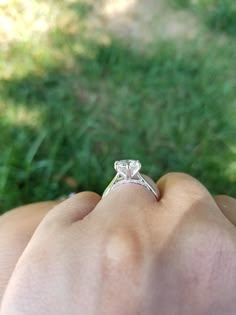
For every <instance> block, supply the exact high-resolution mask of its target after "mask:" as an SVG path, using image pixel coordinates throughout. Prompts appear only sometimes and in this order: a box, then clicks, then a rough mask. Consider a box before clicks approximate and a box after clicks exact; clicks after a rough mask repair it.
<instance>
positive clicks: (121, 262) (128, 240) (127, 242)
mask: <svg viewBox="0 0 236 315" xmlns="http://www.w3.org/2000/svg"><path fill="white" fill-rule="evenodd" d="M142 247H143V246H142V242H141V239H140V236H139V235H138V233H137V232H136V231H131V230H127V229H124V228H122V229H118V230H116V231H113V232H112V233H110V235H109V237H108V240H107V241H106V245H105V261H106V264H107V267H109V268H112V269H122V268H130V267H131V268H135V267H138V266H140V264H141V260H142V256H143V255H142V252H143V248H142Z"/></svg>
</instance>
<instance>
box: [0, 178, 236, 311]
mask: <svg viewBox="0 0 236 315" xmlns="http://www.w3.org/2000/svg"><path fill="white" fill-rule="evenodd" d="M157 185H158V187H159V189H160V191H161V200H160V201H159V202H157V201H156V200H155V198H154V196H153V195H152V194H151V193H150V192H149V191H148V190H146V189H145V188H144V187H142V186H138V185H133V184H127V185H123V186H120V187H117V188H116V189H115V190H114V191H112V192H110V193H109V194H108V195H107V196H106V197H105V198H104V199H102V200H101V199H100V197H99V196H98V195H97V194H95V193H88V192H85V193H80V194H78V195H76V196H74V197H72V198H70V199H68V200H66V201H65V202H63V203H61V204H60V205H58V206H56V207H55V208H53V209H52V210H51V211H49V213H48V214H47V215H46V216H45V217H44V219H43V220H42V222H41V223H40V225H39V226H38V228H37V229H36V231H35V233H34V235H33V237H32V239H31V240H30V242H29V244H28V246H27V247H26V249H25V250H24V252H23V254H22V255H21V257H20V259H19V260H18V263H17V265H16V268H15V270H14V272H13V275H12V277H11V279H10V282H9V285H8V288H7V290H6V293H5V295H4V298H3V301H2V308H1V315H8V314H11V315H14V314H25V315H27V314H30V315H31V314H36V315H37V314H40V315H41V314H72V315H73V314H85V315H90V314H96V315H100V314H102V315H103V314H109V315H110V314H112V315H116V314H117V315H118V314H119V315H121V314H122V315H123V314H128V315H136V314H145V315H149V314H150V315H152V314H155V315H156V314H160V315H170V314H176V315H177V314H181V315H185V314H186V315H187V314H188V315H189V314H196V315H198V314H199V315H200V314H201V315H204V314H207V315H211V314H212V315H233V314H235V313H236V301H235V292H236V280H235V279H236V227H235V226H234V224H235V222H236V217H235V214H234V212H233V210H236V207H235V204H236V201H235V200H234V199H232V198H230V197H226V199H224V203H225V204H226V205H227V204H228V205H230V206H229V207H227V208H224V207H223V203H222V202H221V200H222V199H221V197H218V200H217V203H218V204H221V205H222V206H221V209H222V211H224V214H223V212H222V211H221V209H220V207H219V206H218V205H217V203H216V202H215V200H214V199H213V198H212V197H211V195H210V194H209V192H208V191H207V190H206V188H205V187H204V186H202V185H201V184H200V183H199V182H198V181H197V180H195V179H193V178H192V177H190V176H188V175H185V174H180V173H172V174H167V175H166V176H164V177H163V178H161V179H160V181H159V182H158V183H157ZM225 200H227V202H226V201H225ZM226 216H227V217H226Z"/></svg>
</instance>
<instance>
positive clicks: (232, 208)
mask: <svg viewBox="0 0 236 315" xmlns="http://www.w3.org/2000/svg"><path fill="white" fill-rule="evenodd" d="M214 199H215V202H216V203H217V205H218V207H219V208H220V210H221V211H222V212H223V214H224V215H225V216H226V218H227V219H228V220H229V221H230V222H231V223H232V224H233V225H235V226H236V199H235V198H232V197H230V196H226V195H218V196H215V197H214Z"/></svg>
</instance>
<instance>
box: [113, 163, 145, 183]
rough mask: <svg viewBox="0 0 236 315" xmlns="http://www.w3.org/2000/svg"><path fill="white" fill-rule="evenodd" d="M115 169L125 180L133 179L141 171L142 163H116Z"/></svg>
mask: <svg viewBox="0 0 236 315" xmlns="http://www.w3.org/2000/svg"><path fill="white" fill-rule="evenodd" d="M114 168H115V170H116V171H117V173H118V174H119V175H120V176H122V177H123V178H124V179H131V178H133V177H134V176H135V175H136V174H137V173H138V172H139V170H140V169H141V163H140V162H139V161H137V160H121V161H116V162H115V164H114Z"/></svg>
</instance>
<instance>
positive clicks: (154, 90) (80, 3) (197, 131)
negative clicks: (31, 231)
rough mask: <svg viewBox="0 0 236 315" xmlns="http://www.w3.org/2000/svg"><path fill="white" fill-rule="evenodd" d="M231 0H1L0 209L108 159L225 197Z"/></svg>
mask: <svg viewBox="0 0 236 315" xmlns="http://www.w3.org/2000/svg"><path fill="white" fill-rule="evenodd" d="M235 53H236V4H235V1H234V0H225V1H223V0H192V1H188V0H167V1H164V0H159V1H157V0H155V1H154V0H117V1H112V0H97V1H96V2H94V1H92V0H77V1H76V0H64V1H62V0H57V1H53V0H49V1H44V0H24V1H23V0H8V1H4V0H3V1H1V2H0V131H1V134H0V212H4V211H6V210H8V209H10V208H12V207H15V206H18V205H21V204H25V203H30V202H34V201H39V200H48V199H55V198H58V197H60V196H62V195H66V194H68V193H69V192H71V191H82V190H94V191H97V192H99V193H102V191H103V190H104V188H105V187H106V185H107V184H108V182H109V181H110V180H111V178H112V177H113V176H114V170H113V167H112V165H113V162H114V161H115V160H117V159H123V158H132V159H139V160H140V161H141V162H142V164H143V172H145V173H147V174H149V175H150V176H152V177H153V178H154V179H158V177H159V176H161V175H162V174H163V173H166V172H169V171H183V172H188V173H190V174H191V175H193V176H195V177H197V178H198V179H199V180H200V181H202V182H203V184H205V185H206V186H207V188H208V189H209V190H210V192H211V193H212V194H216V193H224V194H230V195H233V196H235V197H236V88H235V87H236V58H235V57H236V56H235Z"/></svg>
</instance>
